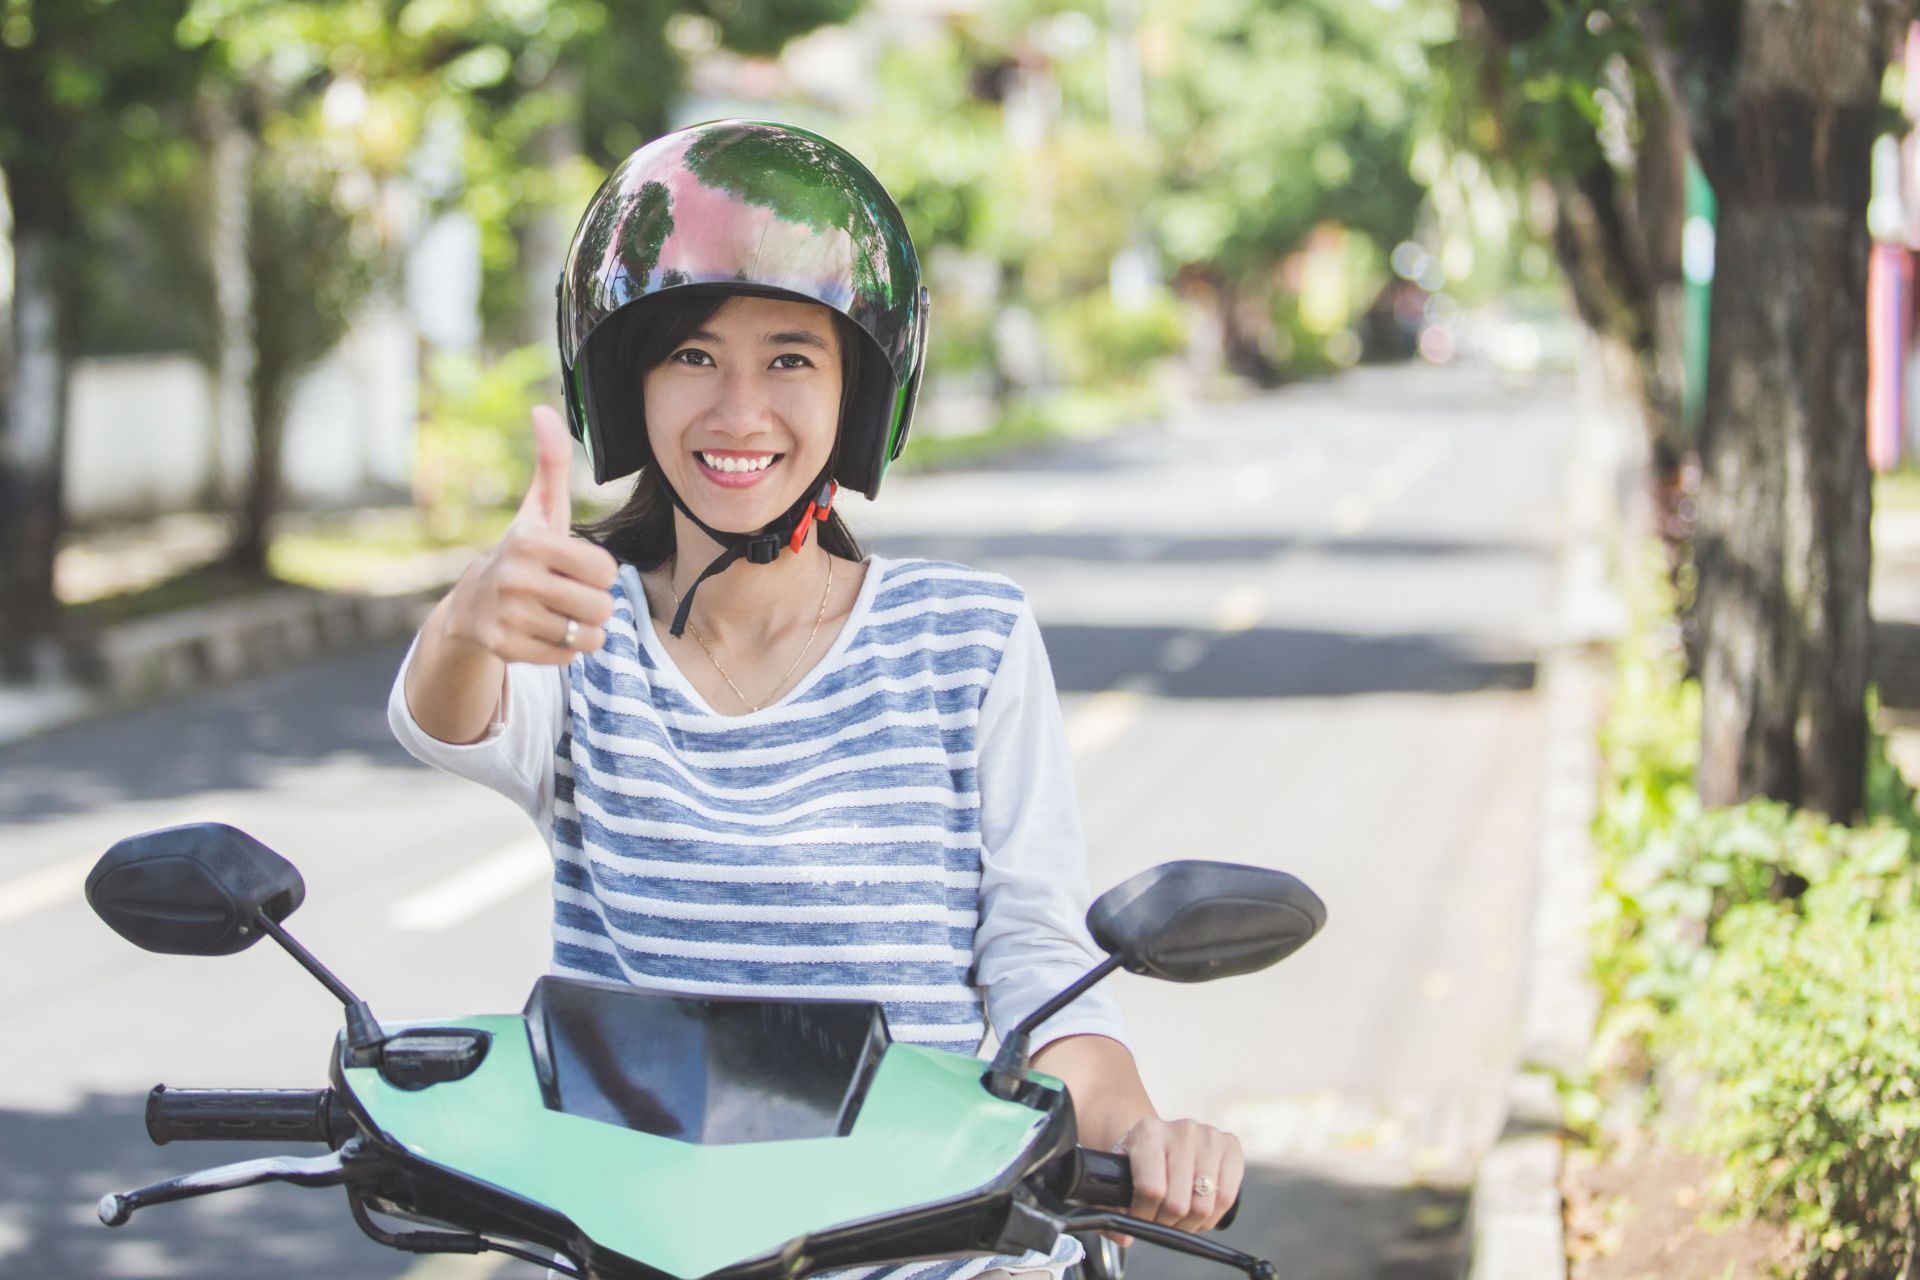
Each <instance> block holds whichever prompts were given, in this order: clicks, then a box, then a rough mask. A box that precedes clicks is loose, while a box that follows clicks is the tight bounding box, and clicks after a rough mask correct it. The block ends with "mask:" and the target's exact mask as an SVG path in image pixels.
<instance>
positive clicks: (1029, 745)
mask: <svg viewBox="0 0 1920 1280" xmlns="http://www.w3.org/2000/svg"><path fill="white" fill-rule="evenodd" d="M978 741H979V747H980V755H979V768H978V776H979V783H980V837H981V864H982V865H981V877H980V924H979V927H978V929H977V930H976V931H975V933H974V936H973V957H974V971H975V975H976V978H977V980H978V981H979V983H980V985H981V986H982V987H984V988H986V993H987V1014H988V1017H989V1018H990V1019H991V1020H992V1022H993V1027H994V1030H995V1032H996V1033H998V1034H999V1035H1001V1036H1006V1035H1007V1034H1009V1033H1011V1032H1012V1030H1013V1028H1014V1027H1015V1026H1016V1025H1017V1024H1018V1023H1019V1021H1020V1019H1022V1018H1024V1017H1026V1016H1027V1015H1028V1014H1029V1013H1032V1012H1033V1011H1034V1010H1035V1009H1037V1008H1039V1007H1040V1005H1041V1004H1043V1003H1044V1002H1045V1001H1046V1000H1047V998H1048V997H1050V996H1053V995H1055V994H1057V993H1058V992H1059V991H1060V990H1061V989H1062V988H1064V987H1065V986H1067V985H1068V984H1069V983H1071V982H1072V981H1073V980H1074V979H1075V978H1077V977H1079V976H1080V975H1081V974H1083V973H1085V972H1086V971H1087V970H1088V969H1090V968H1092V967H1093V966H1094V965H1095V964H1097V963H1099V961H1101V960H1102V959H1104V958H1105V956H1104V954H1103V953H1102V952H1101V951H1100V949H1099V948H1098V947H1096V946H1095V945H1094V942H1093V939H1092V937H1091V936H1089V935H1088V933H1087V929H1086V924H1085V916H1086V912H1087V899H1088V892H1087V858H1086V846H1085V840H1084V838H1083V837H1082V835H1081V833H1080V810H1079V806H1078V804H1077V803H1076V801H1075V799H1074V793H1073V757H1072V755H1071V753H1070V752H1069V751H1068V748H1067V733H1066V724H1065V722H1064V721H1063V719H1062V718H1061V715H1060V700H1059V695H1058V694H1057V692H1056V691H1055V689H1054V685H1053V669H1052V667H1051V666H1049V665H1048V663H1047V651H1046V648H1045V646H1044V645H1043V644H1042V643H1041V641H1040V627H1039V624H1037V623H1036V622H1035V621H1034V618H1033V614H1032V612H1031V611H1030V610H1029V609H1028V607H1027V605H1026V603H1025V602H1024V601H1022V603H1021V606H1020V616H1019V619H1018V620H1017V621H1016V622H1015V623H1014V627H1013V633H1012V634H1011V635H1010V636H1008V637H1007V647H1006V652H1005V653H1004V655H1003V656H1002V657H1001V659H1000V666H999V668H998V669H997V670H996V671H995V673H994V676H993V682H992V683H991V684H990V685H989V686H988V687H987V693H986V698H985V700H984V701H983V703H982V704H981V708H980V733H979V739H978ZM1086 1033H1092V1034H1096V1035H1103V1036H1110V1037H1112V1038H1113V1039H1115V1040H1118V1041H1120V1042H1121V1043H1122V1044H1125V1043H1127V1028H1126V1022H1125V1020H1124V1019H1122V1017H1121V1016H1120V1004H1119V1001H1118V1000H1116V999H1115V998H1114V994H1113V991H1112V990H1111V988H1109V987H1108V986H1107V985H1105V984H1102V985H1100V986H1096V987H1095V988H1094V989H1093V990H1091V991H1089V992H1087V994H1085V995H1083V996H1081V997H1080V998H1079V999H1078V1000H1075V1001H1074V1002H1073V1003H1072V1004H1070V1005H1068V1006H1067V1007H1066V1008H1065V1009H1062V1010H1061V1011H1060V1012H1059V1013H1057V1014H1055V1015H1054V1016H1053V1017H1051V1018H1049V1019H1047V1021H1046V1022H1044V1023H1042V1024H1041V1025H1040V1027H1039V1028H1038V1029H1036V1030H1035V1032H1034V1034H1033V1042H1032V1047H1033V1049H1034V1051H1035V1052H1038V1051H1039V1050H1040V1049H1041V1048H1042V1047H1043V1046H1044V1045H1046V1043H1047V1042H1048V1041H1050V1040H1058V1039H1060V1038H1061V1037H1062V1036H1070V1035H1081V1034H1086Z"/></svg>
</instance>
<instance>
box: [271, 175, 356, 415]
mask: <svg viewBox="0 0 1920 1280" xmlns="http://www.w3.org/2000/svg"><path fill="white" fill-rule="evenodd" d="M338 178H339V175H338V174H336V173H334V172H332V171H331V170H330V169H328V168H326V167H324V166H318V165H314V164H311V163H308V162H306V161H305V160H304V159H303V158H302V157H301V155H300V154H299V152H297V151H296V150H294V149H293V148H292V147H283V148H281V149H279V150H267V151H265V152H264V153H263V154H262V155H261V156H260V157H259V158H258V159H257V160H256V161H255V163H254V166H253V173H252V184H251V186H252V189H251V193H250V200H251V210H250V215H249V222H248V228H247V258H248V268H249V273H250V275H251V277H252V282H253V340H254V359H255V368H254V373H253V380H254V386H253V395H254V404H255V408H254V414H255V420H256V428H257V429H258V430H259V431H261V432H263V433H265V432H277V431H278V430H279V428H280V426H281V421H282V419H283V418H284V416H285V413H286V409H287V405H288V402H289V401H290V399H291V398H292V394H293V384H294V380H295V379H296V378H297V377H298V376H299V375H300V373H301V372H303V371H304V370H305V369H306V368H308V367H309V366H310V365H312V364H313V363H314V362H315V361H316V360H318V359H320V357H322V356H324V355H325V354H326V353H327V352H328V351H330V350H331V349H332V348H333V345H334V344H335V343H337V342H338V341H340V339H341V338H342V337H343V336H345V334H346V331H347V327H348V325H349V323H350V322H351V320H352V316H353V312H354V309H355V308H356V307H358V306H359V305H360V303H361V301H362V300H363V299H364V298H365V297H366V296H367V294H368V292H369V291H370V290H371V289H372V288H373V287H374V282H375V280H376V278H377V271H378V266H379V257H378V251H377V246H376V245H374V244H373V243H372V242H371V237H370V236H369V235H368V234H367V230H366V228H365V227H364V225H362V224H361V223H360V222H359V221H358V220H357V219H356V218H355V216H354V214H353V213H352V212H351V211H349V210H348V209H346V208H344V207H343V206H342V203H341V200H340V196H339V190H340V185H339V181H338Z"/></svg>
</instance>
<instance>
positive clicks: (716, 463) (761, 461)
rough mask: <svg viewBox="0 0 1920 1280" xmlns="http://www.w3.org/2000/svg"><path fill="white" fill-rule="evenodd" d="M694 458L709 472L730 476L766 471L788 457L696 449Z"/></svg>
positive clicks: (773, 454) (777, 454) (772, 454)
mask: <svg viewBox="0 0 1920 1280" xmlns="http://www.w3.org/2000/svg"><path fill="white" fill-rule="evenodd" d="M693 456H694V457H696V458H698V459H700V465H702V466H704V467H706V468H708V469H709V470H713V471H719V472H723V473H725V474H728V475H740V474H743V473H750V472H755V471H765V470H766V469H767V468H768V467H770V466H772V465H773V464H774V463H776V462H778V461H780V459H781V458H783V457H784V456H786V455H784V454H779V453H708V452H707V451H706V450H704V449H696V450H695V451H694V454H693Z"/></svg>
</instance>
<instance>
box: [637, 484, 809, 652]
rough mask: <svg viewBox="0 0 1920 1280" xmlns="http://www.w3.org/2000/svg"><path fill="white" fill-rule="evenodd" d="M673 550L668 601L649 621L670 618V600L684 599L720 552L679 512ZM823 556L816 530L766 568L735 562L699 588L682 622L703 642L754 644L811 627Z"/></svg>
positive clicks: (744, 561) (674, 528) (739, 561)
mask: <svg viewBox="0 0 1920 1280" xmlns="http://www.w3.org/2000/svg"><path fill="white" fill-rule="evenodd" d="M673 537H674V543H673V545H674V546H675V548H677V550H676V551H675V553H674V557H673V559H672V560H671V561H669V562H668V565H667V569H668V572H669V573H670V574H671V577H670V578H669V582H670V584H671V588H672V595H671V596H669V597H668V598H667V599H665V600H661V601H658V602H656V604H655V606H654V609H653V615H654V617H655V618H656V619H659V620H661V621H671V620H672V618H673V611H674V607H675V606H674V604H673V597H684V596H685V595H686V594H687V588H688V587H690V586H692V585H693V582H694V580H695V579H696V578H698V577H699V576H700V575H701V573H702V572H704V571H705V569H706V567H707V566H708V565H709V564H711V563H712V562H713V561H714V560H715V559H716V558H718V557H719V555H720V553H721V552H722V551H723V550H724V548H723V547H721V546H720V544H719V543H717V542H715V541H714V540H713V539H712V538H709V537H708V536H707V535H706V534H704V533H702V532H701V531H700V527H699V526H698V525H696V524H694V523H693V521H691V520H689V519H687V517H686V516H685V515H684V514H683V513H682V512H680V511H677V510H676V511H675V512H674V513H673ZM826 560H827V552H826V551H824V550H823V549H822V548H821V546H820V538H819V526H816V527H815V528H814V530H813V531H812V532H811V533H809V534H808V536H807V540H806V542H805V543H803V544H802V545H801V547H800V550H799V551H797V552H796V551H782V552H781V553H780V558H779V559H778V560H775V561H774V562H773V563H772V564H750V563H748V562H747V561H746V560H744V559H741V560H736V561H734V562H733V563H732V564H730V565H728V566H727V567H726V568H725V569H724V570H722V571H721V572H720V573H717V574H715V575H714V576H713V577H711V578H708V579H707V580H706V581H705V582H703V583H701V584H700V590H699V592H698V593H697V594H696V595H695V596H694V600H693V612H692V613H691V614H689V615H688V621H689V622H690V623H691V624H692V625H693V626H695V627H698V628H699V629H700V632H701V634H703V635H705V636H706V637H707V639H708V640H710V641H714V642H716V643H717V642H719V641H720V640H721V639H723V638H728V637H739V638H744V639H748V640H751V639H754V638H757V637H760V636H768V635H775V634H778V633H780V632H783V631H787V630H790V629H792V628H794V627H800V628H802V629H805V628H808V627H811V626H812V625H813V624H814V620H815V619H816V618H818V617H819V616H820V593H821V591H822V590H823V585H822V584H823V583H825V581H826V576H827V564H826Z"/></svg>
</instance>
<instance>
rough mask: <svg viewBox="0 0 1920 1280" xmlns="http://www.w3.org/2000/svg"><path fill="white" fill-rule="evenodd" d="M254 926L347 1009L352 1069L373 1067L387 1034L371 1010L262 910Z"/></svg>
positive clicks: (255, 917)
mask: <svg viewBox="0 0 1920 1280" xmlns="http://www.w3.org/2000/svg"><path fill="white" fill-rule="evenodd" d="M253 919H254V923H255V924H257V925H259V926H260V931H261V932H262V933H264V934H266V935H267V936H268V937H269V938H272V939H273V940H274V941H275V942H277V943H279V944H280V946H281V947H282V948H283V949H284V950H285V951H286V953H287V954H288V955H290V956H292V957H293V958H294V959H295V960H298V961H299V962H300V964H301V966H302V967H303V968H305V969H306V971H307V972H308V973H310V974H312V975H313V976H314V977H316V978H318V979H319V980H320V985H321V986H323V987H325V988H326V989H327V990H328V991H331V992H332V993H333V997H334V999H336V1000H338V1001H339V1002H340V1003H341V1004H343V1005H345V1006H346V1009H347V1047H348V1048H349V1049H351V1050H352V1051H353V1061H354V1065H355V1066H372V1065H373V1064H374V1062H375V1061H377V1059H378V1056H379V1049H380V1046H381V1044H383V1043H384V1042H385V1041H386V1038H387V1033H386V1032H384V1031H382V1030H381V1029H380V1024H379V1023H378V1022H376V1021H375V1020H374V1017H373V1010H372V1009H369V1008H368V1007H367V1002H366V1001H365V1000H362V999H361V998H360V997H359V996H356V995H355V994H353V992H351V991H349V990H348V989H347V984H346V983H344V982H342V981H340V979H338V978H336V977H334V976H333V974H332V972H331V971H330V970H328V968H327V966H325V965H323V964H321V963H320V962H319V961H318V960H316V959H314V956H313V953H312V952H311V951H308V950H307V949H306V948H305V947H303V946H301V945H300V944H299V942H297V941H296V940H295V939H294V936H293V935H292V934H290V933H288V932H287V931H286V930H285V929H283V928H281V927H280V922H279V921H277V920H273V919H271V918H269V917H268V915H267V913H266V912H264V911H262V912H260V913H259V914H258V915H256V916H254V918H253Z"/></svg>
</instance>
